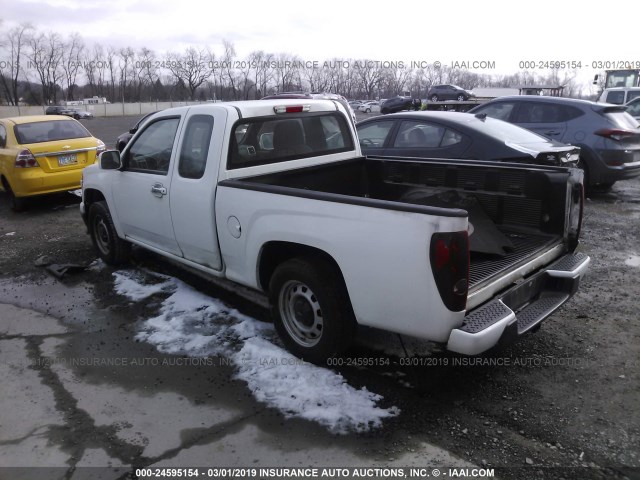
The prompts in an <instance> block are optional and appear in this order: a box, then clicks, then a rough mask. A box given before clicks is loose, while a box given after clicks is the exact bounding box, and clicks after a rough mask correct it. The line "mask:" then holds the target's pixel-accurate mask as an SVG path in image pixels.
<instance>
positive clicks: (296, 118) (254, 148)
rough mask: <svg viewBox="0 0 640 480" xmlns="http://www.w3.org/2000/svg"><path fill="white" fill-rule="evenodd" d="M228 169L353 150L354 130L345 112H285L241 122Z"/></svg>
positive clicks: (232, 147)
mask: <svg viewBox="0 0 640 480" xmlns="http://www.w3.org/2000/svg"><path fill="white" fill-rule="evenodd" d="M231 138H232V140H234V141H233V142H232V143H231V145H230V151H229V160H228V162H227V168H228V169H230V170H232V169H235V168H244V167H251V166H255V165H264V164H268V163H277V162H283V161H288V160H295V159H299V158H307V157H314V156H318V155H329V154H332V153H339V152H346V151H348V150H353V149H354V145H353V139H352V135H351V130H350V129H349V126H348V124H347V121H346V118H345V117H344V116H343V115H340V114H337V113H334V112H327V113H315V114H314V113H306V114H304V113H303V114H284V115H282V116H277V117H264V118H256V119H252V120H250V121H247V122H238V123H236V125H235V127H234V134H233V135H232V137H231Z"/></svg>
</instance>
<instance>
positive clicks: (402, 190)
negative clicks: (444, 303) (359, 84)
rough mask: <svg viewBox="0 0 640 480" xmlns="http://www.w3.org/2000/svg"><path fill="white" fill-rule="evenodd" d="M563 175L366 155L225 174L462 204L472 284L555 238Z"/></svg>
mask: <svg viewBox="0 0 640 480" xmlns="http://www.w3.org/2000/svg"><path fill="white" fill-rule="evenodd" d="M567 176H568V173H567V172H566V170H564V169H561V168H555V167H537V166H532V165H527V166H526V167H524V168H523V166H522V165H512V164H496V163H494V162H470V161H466V162H465V161H448V160H439V159H438V160H429V161H427V160H421V161H416V160H415V159H395V158H394V159H389V158H384V157H369V158H367V159H364V158H357V159H353V160H350V161H345V162H340V163H334V164H330V165H321V166H315V167H308V168H303V169H299V170H289V171H284V172H279V173H272V174H268V175H262V176H256V177H250V178H245V179H242V180H233V181H232V182H241V183H242V184H244V186H245V187H246V188H254V189H263V188H264V189H266V190H268V191H270V192H272V193H280V194H286V195H299V196H306V197H313V198H317V199H324V200H328V201H340V202H346V203H359V204H363V203H364V204H366V201H365V199H372V200H377V201H375V202H373V201H372V202H371V206H375V207H381V208H393V209H402V208H403V205H404V208H406V209H407V210H409V211H411V207H410V206H411V205H420V206H423V207H427V210H425V213H429V212H430V210H429V209H431V210H432V211H431V213H433V214H436V215H443V214H444V215H447V213H448V214H450V215H455V216H458V214H460V212H461V211H462V214H463V215H465V214H466V213H465V212H464V211H466V212H468V215H469V219H470V223H471V224H472V225H473V226H474V230H473V231H471V233H470V241H471V255H470V257H471V258H470V260H471V264H470V272H469V279H470V291H471V290H473V289H474V288H479V287H481V286H483V285H485V284H486V283H489V282H490V281H491V279H492V278H493V277H495V276H497V275H503V274H504V273H505V272H508V271H510V270H513V269H516V268H518V267H519V266H521V265H523V264H525V263H526V262H527V261H528V260H529V259H531V258H533V257H537V256H539V255H540V254H541V253H543V252H545V251H548V250H552V249H553V248H554V247H557V246H558V245H561V244H562V242H563V231H564V220H565V205H566V199H565V197H566V194H567V193H566V185H567ZM354 179H356V180H354ZM319 193H320V194H322V193H324V194H327V195H325V196H323V195H318V194H319ZM465 206H466V208H465ZM474 238H476V239H480V240H481V241H479V242H477V243H478V245H479V246H477V247H475V248H474V245H473V241H472V240H473V239H474ZM502 244H503V246H504V248H500V246H501V245H502ZM496 246H497V247H496Z"/></svg>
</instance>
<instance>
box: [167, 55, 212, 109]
mask: <svg viewBox="0 0 640 480" xmlns="http://www.w3.org/2000/svg"><path fill="white" fill-rule="evenodd" d="M207 58H208V56H207V51H206V50H205V49H200V50H196V49H195V48H194V47H189V48H187V49H186V50H185V53H184V55H180V54H177V53H170V54H168V55H167V62H166V65H167V68H168V69H169V71H170V72H171V74H172V75H173V76H174V77H175V78H176V81H177V82H178V83H179V84H180V82H182V85H184V87H185V88H186V89H187V90H188V91H189V98H190V99H191V100H195V96H196V90H197V89H198V88H199V87H200V86H201V85H202V84H203V83H204V82H205V81H206V80H207V79H208V78H209V77H210V76H211V69H210V68H209V64H208V60H207Z"/></svg>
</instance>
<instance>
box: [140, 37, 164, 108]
mask: <svg viewBox="0 0 640 480" xmlns="http://www.w3.org/2000/svg"><path fill="white" fill-rule="evenodd" d="M138 64H139V65H138V66H139V69H138V88H139V92H138V97H139V98H140V97H141V95H142V94H141V91H142V89H143V87H145V86H147V87H149V91H150V92H151V91H153V89H154V85H155V84H156V82H157V81H158V80H159V78H160V75H159V74H158V69H157V64H158V62H157V61H156V54H155V52H154V51H153V50H151V49H149V48H146V47H143V48H142V49H141V50H140V51H139V52H138Z"/></svg>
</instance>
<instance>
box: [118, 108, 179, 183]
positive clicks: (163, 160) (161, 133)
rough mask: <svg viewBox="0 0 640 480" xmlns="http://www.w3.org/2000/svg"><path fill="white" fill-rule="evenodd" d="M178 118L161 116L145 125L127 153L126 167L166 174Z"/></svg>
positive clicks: (133, 169)
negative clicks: (161, 117)
mask: <svg viewBox="0 0 640 480" xmlns="http://www.w3.org/2000/svg"><path fill="white" fill-rule="evenodd" d="M179 123H180V118H176V117H172V118H163V119H160V120H158V121H156V122H153V123H152V124H150V125H149V126H147V127H146V128H145V129H144V131H143V132H142V133H141V134H140V136H139V137H138V138H136V140H135V142H134V143H133V144H132V145H131V148H130V149H129V151H128V153H127V158H126V159H125V162H126V169H127V170H130V171H133V172H141V173H152V174H156V175H166V174H167V172H168V171H169V162H170V161H171V153H172V152H173V144H174V140H175V137H176V132H177V131H178V124H179Z"/></svg>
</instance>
